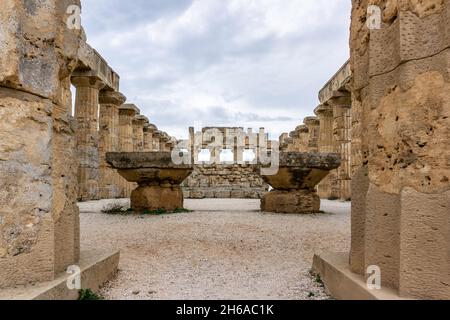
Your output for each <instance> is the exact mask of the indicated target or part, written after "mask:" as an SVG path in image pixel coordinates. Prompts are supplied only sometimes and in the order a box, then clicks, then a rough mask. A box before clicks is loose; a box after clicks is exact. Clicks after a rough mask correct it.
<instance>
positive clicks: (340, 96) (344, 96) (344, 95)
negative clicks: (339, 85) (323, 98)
mask: <svg viewBox="0 0 450 320" xmlns="http://www.w3.org/2000/svg"><path fill="white" fill-rule="evenodd" d="M326 103H327V104H329V105H330V106H332V107H338V108H351V106H352V96H351V94H350V92H348V91H336V92H334V93H333V96H332V97H331V98H330V99H329V100H328V101H327V102H326Z"/></svg>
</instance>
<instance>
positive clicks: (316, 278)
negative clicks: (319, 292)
mask: <svg viewBox="0 0 450 320" xmlns="http://www.w3.org/2000/svg"><path fill="white" fill-rule="evenodd" d="M314 281H315V282H316V283H317V284H319V285H320V286H321V287H325V284H324V283H323V281H322V278H321V277H320V274H316V276H315V278H314Z"/></svg>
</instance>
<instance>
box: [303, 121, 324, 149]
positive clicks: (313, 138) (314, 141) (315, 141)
mask: <svg viewBox="0 0 450 320" xmlns="http://www.w3.org/2000/svg"><path fill="white" fill-rule="evenodd" d="M303 123H304V124H305V125H306V126H307V127H308V132H309V142H308V152H318V151H319V130H320V121H319V118H317V117H307V118H305V120H304V122H303Z"/></svg>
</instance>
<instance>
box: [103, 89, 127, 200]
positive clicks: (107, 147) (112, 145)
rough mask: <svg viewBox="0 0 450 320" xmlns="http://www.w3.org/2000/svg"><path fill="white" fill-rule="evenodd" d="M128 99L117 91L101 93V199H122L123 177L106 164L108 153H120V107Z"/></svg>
mask: <svg viewBox="0 0 450 320" xmlns="http://www.w3.org/2000/svg"><path fill="white" fill-rule="evenodd" d="M125 100H126V97H125V96H124V95H123V94H121V93H119V92H116V91H109V90H107V91H101V92H100V96H99V102H100V119H99V139H100V141H99V148H98V149H99V159H100V168H99V189H100V198H102V199H113V198H118V197H120V195H121V193H122V190H121V188H122V186H121V184H120V181H121V179H122V178H121V177H120V175H119V174H118V173H117V171H116V170H113V169H112V168H110V166H109V165H108V164H107V162H106V153H107V152H118V151H119V106H121V105H122V104H123V103H124V102H125Z"/></svg>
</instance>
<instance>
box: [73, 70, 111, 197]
mask: <svg viewBox="0 0 450 320" xmlns="http://www.w3.org/2000/svg"><path fill="white" fill-rule="evenodd" d="M72 83H73V85H74V86H75V87H76V98H75V118H76V120H77V125H78V130H77V149H78V157H79V160H80V163H79V167H78V186H79V191H78V198H79V200H81V201H89V200H97V199H99V196H100V195H99V185H98V180H99V153H98V143H99V134H98V103H99V101H98V98H99V91H100V89H101V88H102V87H103V86H104V83H103V82H102V81H100V80H99V79H98V78H96V77H90V76H75V77H72Z"/></svg>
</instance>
